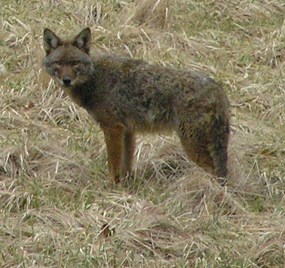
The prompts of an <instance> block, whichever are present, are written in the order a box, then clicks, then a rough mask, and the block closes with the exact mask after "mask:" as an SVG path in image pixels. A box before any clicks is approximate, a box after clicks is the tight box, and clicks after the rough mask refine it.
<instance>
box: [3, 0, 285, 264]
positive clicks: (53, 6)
mask: <svg viewBox="0 0 285 268" xmlns="http://www.w3.org/2000/svg"><path fill="white" fill-rule="evenodd" d="M0 12H1V17H0V28H1V31H0V55H1V58H0V98H1V102H0V144H1V151H0V213H1V215H0V252H1V254H0V266H1V267H284V265H285V251H284V245H285V233H284V222H285V221H284V220H285V198H284V193H285V150H284V148H285V147H284V144H285V142H284V140H285V134H284V133H285V131H284V130H285V126H284V118H285V107H284V103H285V94H284V93H285V87H284V86H285V15H284V14H285V3H284V1H283V0H262V1H252V0H240V1H234V0H230V1H226V0H219V1H212V0H201V1H194V0H193V1H192V0H172V1H171V0H145V1H139V0H133V1H131V0H125V1H121V0H105V1H103V0H102V1H99V0H98V1H90V0H80V1H67V0H56V1H55V0H53V1H52V0H49V1H32V0H27V1H21V0H18V1H11V0H9V1H8V0H2V1H1V2H0ZM87 26H89V27H90V28H91V30H92V40H93V41H92V47H93V49H92V53H97V52H96V51H97V50H98V51H99V50H100V51H105V52H113V53H117V54H120V55H126V56H130V57H135V58H140V59H144V60H146V61H148V62H152V63H159V64H162V65H165V66H173V67H176V68H191V69H195V70H203V71H204V72H207V73H209V75H211V77H213V78H214V79H216V80H219V81H221V82H222V83H223V84H224V88H225V90H226V92H227V95H228V96H229V100H230V103H231V140H230V148H229V153H230V159H229V168H230V178H229V183H228V185H227V186H226V187H222V186H220V185H219V184H218V183H217V182H216V181H215V179H214V178H213V177H212V176H211V175H210V174H208V173H206V172H205V171H203V170H202V169H200V168H198V167H197V166H195V164H194V163H192V162H190V161H189V160H188V159H187V158H186V156H185V154H184V153H183V150H182V149H181V146H180V144H179V141H178V139H177V137H175V136H174V135H171V136H164V135H158V136H148V135H146V136H139V137H138V140H137V150H136V158H135V167H134V176H133V178H132V179H130V180H128V181H125V182H124V183H122V184H120V185H116V186H114V185H112V184H111V183H110V180H109V178H108V169H107V163H106V160H107V155H106V148H105V144H104V140H103V134H102V132H101V131H100V129H99V127H98V126H97V125H96V124H94V122H92V120H91V119H90V118H89V117H88V115H87V113H86V112H85V111H84V110H83V109H81V108H79V107H78V106H77V105H75V104H73V103H72V102H71V100H70V99H69V98H68V97H66V96H65V95H64V93H63V92H62V91H61V90H60V89H59V88H58V87H57V86H56V85H55V84H54V82H53V81H51V80H50V78H49V77H48V76H47V75H46V74H45V73H44V71H43V69H42V60H43V57H44V51H43V48H42V33H43V29H44V28H45V27H48V28H50V29H52V30H53V31H55V32H57V33H58V35H59V36H66V37H69V36H74V35H75V34H76V33H78V32H79V31H80V30H82V29H83V28H84V27H87Z"/></svg>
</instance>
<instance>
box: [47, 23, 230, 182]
mask: <svg viewBox="0 0 285 268" xmlns="http://www.w3.org/2000/svg"><path fill="white" fill-rule="evenodd" d="M90 43H91V34H90V29H89V28H87V29H84V30H83V31H82V32H81V33H79V34H78V35H77V36H76V37H75V38H73V39H72V40H68V41H64V40H62V39H61V38H59V37H58V36H57V35H56V34H54V33H53V32H52V31H51V30H49V29H45V30H44V48H45V51H46V57H45V60H44V66H45V69H46V70H47V72H48V73H49V74H50V75H51V77H53V78H54V79H55V80H56V81H57V82H58V83H59V84H60V85H61V86H62V87H63V89H64V91H65V92H66V93H67V94H68V95H69V96H70V97H71V98H72V99H73V100H74V101H75V102H76V103H78V104H79V105H81V106H82V107H84V108H85V109H86V110H87V111H88V113H89V114H90V115H91V117H92V118H94V119H95V120H96V121H97V122H98V123H99V125H100V127H101V128H102V130H103V132H104V136H105V142H106V145H107V151H108V163H109V170H110V176H111V178H112V179H113V180H114V181H115V182H118V181H119V179H120V178H122V177H124V176H126V175H127V174H130V172H131V167H132V162H133V154H134V151H135V133H137V132H160V131H165V130H174V131H176V133H177V135H178V136H179V138H180V140H181V143H182V146H183V148H184V149H185V151H186V153H187V155H188V156H189V158H190V159H191V160H193V161H195V162H196V163H197V164H198V165H200V166H201V167H204V168H205V169H206V170H208V171H210V172H212V173H213V174H214V175H216V176H218V177H224V178H225V177H226V176H227V174H228V170H227V147H228V139H229V104H228V99H227V97H226V95H225V92H224V90H223V88H222V86H221V85H220V84H219V83H216V82H215V81H214V80H212V79H211V78H209V77H208V76H206V75H204V74H203V73H199V72H196V71H191V70H177V69H173V68H167V67H162V66H160V65H150V64H147V63H146V62H144V61H141V60H135V59H131V58H123V57H117V56H109V55H105V56H100V57H99V56H97V57H94V58H92V57H91V56H90V55H89V50H90ZM224 182H225V180H224Z"/></svg>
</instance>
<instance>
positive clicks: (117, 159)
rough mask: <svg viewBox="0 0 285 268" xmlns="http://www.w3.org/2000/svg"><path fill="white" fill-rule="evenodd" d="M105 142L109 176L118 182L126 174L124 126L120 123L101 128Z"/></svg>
mask: <svg viewBox="0 0 285 268" xmlns="http://www.w3.org/2000/svg"><path fill="white" fill-rule="evenodd" d="M103 132H104V136H105V142H106V146H107V153H108V165H109V172H110V177H111V179H112V180H113V182H115V183H119V182H120V179H121V178H122V177H123V176H125V175H126V174H122V173H125V172H126V168H125V159H124V151H125V148H124V146H125V144H124V137H125V128H124V127H123V126H121V125H115V126H113V127H108V128H103Z"/></svg>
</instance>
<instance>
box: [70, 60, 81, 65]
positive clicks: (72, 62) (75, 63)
mask: <svg viewBox="0 0 285 268" xmlns="http://www.w3.org/2000/svg"><path fill="white" fill-rule="evenodd" d="M79 63H80V61H76V60H75V61H71V62H70V64H71V65H72V66H77V65H78V64H79Z"/></svg>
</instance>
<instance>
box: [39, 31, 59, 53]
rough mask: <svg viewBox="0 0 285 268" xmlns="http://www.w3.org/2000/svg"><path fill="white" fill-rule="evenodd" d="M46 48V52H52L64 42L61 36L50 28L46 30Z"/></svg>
mask: <svg viewBox="0 0 285 268" xmlns="http://www.w3.org/2000/svg"><path fill="white" fill-rule="evenodd" d="M43 37H44V49H45V52H46V54H47V55H48V54H50V52H51V51H52V50H54V49H56V48H57V47H59V46H60V45H61V44H62V41H61V40H60V38H59V37H58V36H57V35H56V34H55V33H54V32H53V31H51V30H50V29H47V28H46V29H45V30H44V35H43Z"/></svg>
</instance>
